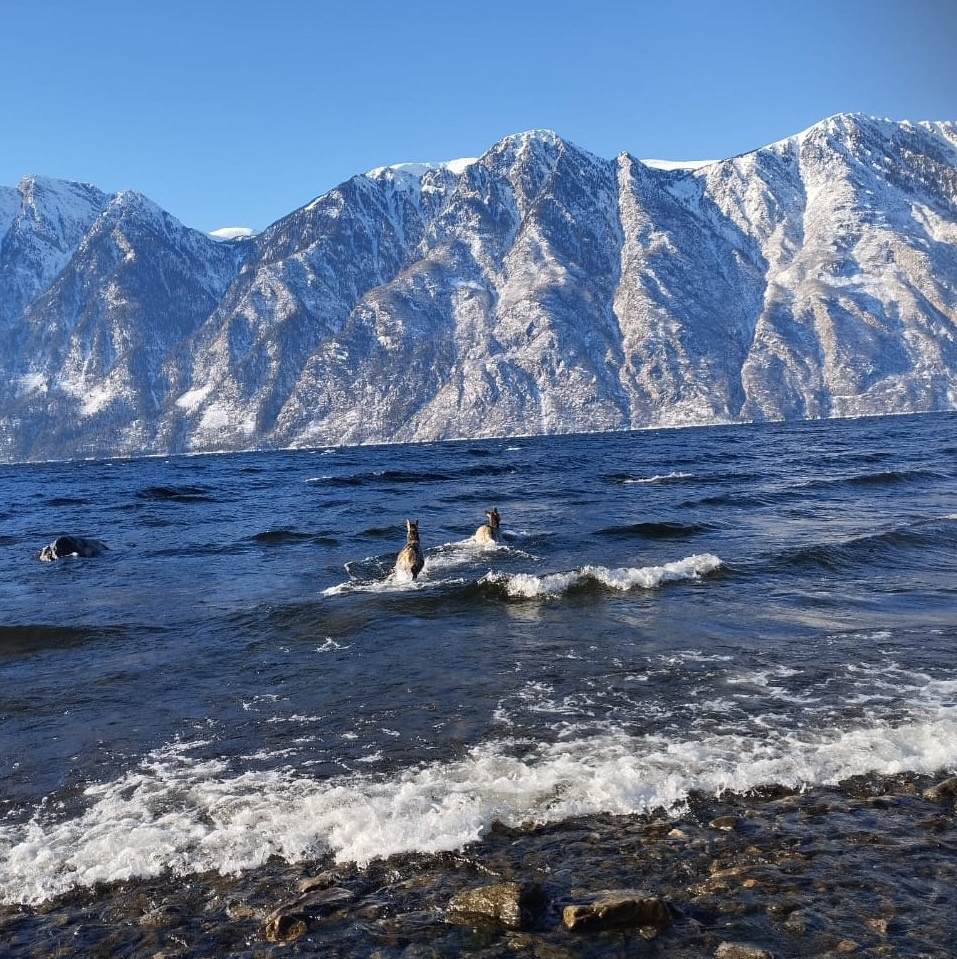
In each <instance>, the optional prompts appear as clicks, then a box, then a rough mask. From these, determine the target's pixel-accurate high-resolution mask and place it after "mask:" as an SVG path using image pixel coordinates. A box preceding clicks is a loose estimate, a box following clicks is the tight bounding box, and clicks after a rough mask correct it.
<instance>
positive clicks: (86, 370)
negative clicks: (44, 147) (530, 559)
mask: <svg viewBox="0 0 957 959" xmlns="http://www.w3.org/2000/svg"><path fill="white" fill-rule="evenodd" d="M0 331H2V336H3V338H4V348H3V350H2V353H0V372H2V380H0V459H2V460H5V461H15V460H25V459H37V458H64V457H75V456H101V455H118V454H119V455H129V454H140V453H158V452H190V451H205V450H221V449H244V448H264V447H265V448H268V447H280V446H311V445H323V444H337V443H363V442H391V441H402V442H404V441H416V440H431V439H444V438H453V437H465V436H468V437H477V436H496V435H508V434H518V433H549V432H567V431H581V430H605V429H634V428H641V427H646V426H674V425H686V424H708V423H716V422H736V421H752V420H762V419H781V418H785V419H799V418H818V417H829V416H857V415H864V414H885V413H906V412H917V411H927V410H944V409H954V408H955V407H957V341H955V334H957V124H955V123H921V124H911V123H907V122H903V123H898V122H892V121H887V120H877V119H873V118H867V117H862V116H838V117H833V118H831V119H829V120H826V121H824V122H822V123H820V124H817V125H815V126H814V127H812V128H810V129H809V130H807V131H805V132H803V133H800V134H798V135H796V136H794V137H791V138H789V139H787V140H784V141H781V142H779V143H775V144H772V145H770V146H768V147H765V148H763V149H760V150H757V151H755V152H753V153H750V154H747V155H744V156H740V157H734V158H732V159H729V160H723V161H719V162H715V163H711V164H707V165H704V166H700V167H696V168H693V169H690V168H689V169H678V170H669V169H660V168H657V167H654V166H650V165H646V164H643V163H641V162H640V161H638V160H636V159H634V158H633V157H630V156H627V155H624V154H622V155H621V156H619V157H618V158H616V159H614V160H604V159H600V158H598V157H595V156H592V155H590V154H588V153H585V152H583V151H581V150H579V149H577V148H576V147H575V146H573V145H572V144H570V143H568V142H566V141H564V140H562V139H561V138H560V137H558V136H556V135H555V134H553V133H550V132H546V131H534V132H529V133H524V134H519V135H516V136H512V137H508V138H506V139H505V140H503V141H501V142H500V143H497V144H495V145H494V146H493V147H492V148H491V149H490V150H489V151H488V152H487V153H486V154H485V155H484V156H482V157H480V158H479V159H477V160H475V161H473V162H470V163H467V164H458V165H454V164H450V165H441V164H439V165H435V166H431V167H421V168H402V167H399V168H387V169H380V170H376V171H372V172H370V173H368V174H365V175H362V176H357V177H354V178H353V179H351V180H349V181H347V182H346V183H344V184H342V185H341V186H339V187H337V188H336V189H334V190H332V191H330V192H329V193H327V194H325V195H323V196H321V197H319V198H317V199H316V200H314V201H313V202H312V203H310V204H308V205H306V206H304V207H302V208H301V209H299V210H296V211H294V212H293V213H291V214H290V215H289V216H287V217H285V218H283V219H282V220H279V221H278V222H277V223H275V224H273V225H272V226H271V227H269V228H268V229H267V230H266V231H265V232H264V233H262V234H260V235H259V236H257V237H254V238H251V239H243V240H239V241H234V242H230V243H218V242H215V241H214V240H212V239H211V238H209V237H206V236H204V235H202V234H199V233H197V232H195V231H192V230H189V229H186V228H185V227H183V226H182V225H181V224H179V223H178V222H177V221H175V220H174V219H173V218H172V217H170V216H169V215H168V214H166V213H164V212H163V211H162V210H160V209H159V208H157V207H156V206H155V205H154V204H152V203H151V202H150V201H148V200H147V199H146V198H144V197H142V196H139V195H138V194H134V193H122V194H118V195H116V196H109V195H107V194H104V193H102V192H101V191H98V190H96V189H95V188H93V187H90V186H86V185H81V184H74V183H63V182H59V181H51V180H41V179H38V178H27V179H25V180H24V181H22V182H21V184H20V185H19V187H17V188H16V189H9V188H0Z"/></svg>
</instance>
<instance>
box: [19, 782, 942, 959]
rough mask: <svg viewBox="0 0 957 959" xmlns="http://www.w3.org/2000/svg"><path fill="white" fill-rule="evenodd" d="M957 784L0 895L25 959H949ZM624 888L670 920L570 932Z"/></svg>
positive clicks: (753, 800) (827, 794)
mask: <svg viewBox="0 0 957 959" xmlns="http://www.w3.org/2000/svg"><path fill="white" fill-rule="evenodd" d="M948 775H949V774H948V773H947V772H943V771H942V772H941V773H939V774H938V775H937V776H934V777H930V776H919V775H915V774H901V775H898V776H891V777H877V776H866V777H857V778H855V779H853V780H849V781H847V782H845V783H841V784H839V785H837V786H833V787H816V788H813V789H809V790H807V791H805V792H794V791H790V790H785V789H767V790H762V791H759V792H755V793H752V794H748V795H723V796H720V797H717V798H715V797H705V796H693V797H691V798H690V799H689V802H688V804H687V807H686V809H685V810H684V811H683V812H682V813H681V814H680V815H675V816H673V817H668V818H665V817H664V816H660V817H656V816H647V815H633V816H611V815H607V816H605V815H602V816H587V817H582V818H580V819H572V820H565V821H563V822H560V823H555V824H550V825H546V826H531V825H530V826H528V827H525V828H521V829H510V828H505V827H501V826H497V827H495V828H493V829H492V830H491V831H490V833H489V834H488V835H487V836H486V837H485V838H483V839H482V840H481V841H480V842H478V843H476V844H474V845H472V846H470V847H468V848H467V849H464V850H462V851H459V852H455V853H444V854H438V855H424V854H408V855H398V856H392V857H390V858H389V859H387V860H381V861H376V862H373V863H372V864H370V865H369V866H368V867H366V868H364V869H359V868H357V867H355V866H352V865H340V864H336V863H334V862H333V861H332V860H331V858H324V859H320V860H316V861H311V862H308V863H300V864H294V865H290V864H287V863H284V862H275V863H273V862H270V863H268V864H266V865H265V866H263V867H262V868H260V869H257V870H255V871H253V872H250V873H245V874H242V875H239V876H220V875H218V874H204V875H188V876H183V877H176V876H171V875H166V876H163V877H160V878H156V879H149V880H131V881H129V882H124V883H121V884H117V885H114V886H110V887H99V888H96V889H92V890H89V889H77V890H74V891H73V892H72V893H70V894H68V895H66V896H63V897H60V898H58V899H57V900H53V901H48V902H45V903H42V904H40V905H39V906H35V907H32V906H21V905H4V906H0V940H2V941H3V942H4V945H5V955H8V956H10V957H11V959H13V957H31V959H32V957H44V959H49V957H52V956H72V955H88V956H94V955H109V956H130V957H137V959H139V957H148V959H192V957H196V959H212V957H221V956H222V957H225V956H229V957H230V959H240V957H248V959H265V957H270V956H279V955H282V956H298V955H315V954H318V953H321V954H322V955H323V957H324V959H331V957H350V959H352V957H369V959H399V957H403V959H432V957H436V959H437V957H440V956H441V957H445V956H451V955H462V956H466V955H467V956H475V957H476V959H495V957H514V959H522V957H528V959H592V957H595V959H598V957H618V956H620V957H626V956H628V957H633V956H636V955H638V956H662V957H671V956H673V957H676V959H678V957H680V959H697V957H717V959H736V957H737V959H766V957H774V959H785V957H794V959H807V957H818V956H820V957H825V956H827V957H837V956H845V955H848V956H862V957H863V956H868V957H870V956H875V957H876V956H911V957H913V956H921V957H934V959H937V957H940V959H945V957H951V956H952V955H953V945H952V944H953V916H954V915H955V912H957V814H955V801H957V781H952V780H948V779H947V777H948ZM503 883H505V884H513V885H514V886H515V888H516V889H521V890H523V891H524V892H528V891H533V892H534V896H533V897H532V900H533V901H532V900H529V901H532V905H531V906H530V907H529V908H528V909H523V910H522V913H521V916H520V917H519V918H518V919H517V920H514V921H513V920H506V921H503V919H502V917H501V916H499V917H498V918H489V917H483V916H481V915H477V914H472V915H468V914H466V915H462V914H461V913H459V912H456V910H455V909H454V908H452V903H453V900H454V898H455V897H457V896H462V895H463V894H467V893H469V892H470V891H474V890H476V889H482V888H483V887H490V886H495V885H501V884H503ZM607 890H619V891H621V890H625V891H629V890H630V891H635V890H640V891H641V893H642V894H643V895H646V896H648V897H653V898H654V899H656V900H658V901H660V902H661V903H663V904H664V905H665V907H666V908H667V913H668V921H667V922H663V923H661V924H659V927H656V928H650V927H649V926H648V925H647V924H646V925H638V924H636V923H635V922H634V921H632V920H628V919H626V920H624V922H617V921H613V922H611V923H610V924H609V925H607V926H605V927H601V926H599V927H597V928H595V927H592V928H589V929H587V930H586V931H577V930H570V929H569V928H567V926H566V924H565V923H564V922H563V911H564V910H565V909H566V907H568V906H574V905H576V904H582V903H588V902H589V901H591V900H592V899H594V898H595V896H596V895H598V894H600V893H602V892H603V891H607Z"/></svg>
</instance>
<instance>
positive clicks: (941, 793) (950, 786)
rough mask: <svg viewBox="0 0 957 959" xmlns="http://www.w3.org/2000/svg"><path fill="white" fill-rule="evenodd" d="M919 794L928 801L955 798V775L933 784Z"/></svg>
mask: <svg viewBox="0 0 957 959" xmlns="http://www.w3.org/2000/svg"><path fill="white" fill-rule="evenodd" d="M921 795H922V796H923V797H924V799H927V800H929V801H930V802H941V801H943V800H945V799H957V776H951V777H950V778H949V779H945V780H943V781H942V782H939V783H937V784H936V785H934V786H930V787H929V788H927V789H925V790H924V791H923V793H921Z"/></svg>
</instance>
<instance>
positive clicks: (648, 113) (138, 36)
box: [0, 0, 957, 230]
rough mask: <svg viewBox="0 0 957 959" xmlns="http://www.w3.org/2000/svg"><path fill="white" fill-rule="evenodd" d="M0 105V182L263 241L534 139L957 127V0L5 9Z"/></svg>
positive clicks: (731, 147) (46, 4)
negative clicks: (853, 125) (41, 183)
mask: <svg viewBox="0 0 957 959" xmlns="http://www.w3.org/2000/svg"><path fill="white" fill-rule="evenodd" d="M0 91H2V92H0V130H2V141H0V184H2V185H4V186H14V185H16V183H17V182H18V181H19V179H20V178H21V176H23V175H24V174H31V173H35V174H43V175H47V176H54V177H61V178H64V179H69V180H81V181H84V182H89V183H93V184H95V185H96V186H98V187H100V188H101V189H104V190H107V191H115V190H121V189H127V188H129V189H134V190H138V191H140V192H142V193H145V194H146V195H147V196H148V197H150V198H151V199H152V200H154V201H155V202H157V203H158V204H159V205H160V206H162V207H163V208H164V209H166V210H168V211H169V212H170V213H172V214H173V215H174V216H176V217H178V218H179V219H180V220H182V221H183V222H184V223H186V224H187V225H188V226H192V227H195V228H197V229H201V230H213V229H216V228H219V227H226V226H248V227H252V228H254V229H262V228H263V227H265V226H267V225H268V224H269V223H271V222H273V221H274V220H276V219H278V218H279V217H280V216H282V215H284V214H285V213H288V212H290V211H291V210H293V209H295V208H296V207H298V206H301V205H302V204H304V203H308V202H309V201H310V200H311V199H313V198H314V197H315V196H318V195H319V194H321V193H324V192H325V191H326V190H329V189H331V188H332V187H334V186H336V185H337V184H338V183H340V182H342V181H343V180H345V179H347V178H348V177H350V176H352V175H353V174H356V173H363V172H365V171H366V170H368V169H371V168H372V167H376V166H383V165H387V164H391V163H400V162H405V161H421V160H432V161H438V160H451V159H456V158H459V157H465V156H478V155H481V154H482V153H483V152H484V151H485V150H487V149H488V148H489V147H490V146H492V144H494V143H495V142H496V141H497V140H499V139H501V138H502V137H503V136H507V135H508V134H511V133H519V132H521V131H524V130H530V129H536V128H548V129H552V130H555V131H556V132H557V133H558V134H560V135H561V136H563V137H565V138H566V139H568V140H571V141H572V142H573V143H576V144H577V145H578V146H580V147H582V148H584V149H586V150H589V151H591V152H592V153H595V154H597V155H599V156H602V157H607V158H611V157H614V156H616V155H617V154H618V153H621V152H623V151H624V152H628V153H631V154H632V155H633V156H637V157H639V158H655V159H672V160H676V159H677V160H689V159H716V158H723V157H729V156H733V155H735V154H737V153H742V152H745V151H747V150H751V149H754V148H755V147H759V146H763V145H765V144H767V143H771V142H774V141H775V140H779V139H781V138H783V137H786V136H790V135H791V134H794V133H798V132H800V131H801V130H803V129H806V128H807V127H809V126H811V125H812V124H813V123H815V122H817V121H818V120H822V119H824V118H825V117H827V116H830V115H832V114H834V113H840V112H847V111H854V112H862V113H867V114H873V115H876V116H884V117H891V118H893V119H898V120H902V119H907V120H957V0H714V2H705V0H580V2H573V0H475V2H472V3H462V2H459V0H441V2H438V0H405V2H391V0H188V2H186V0H162V2H160V0H155V2H153V0H143V2H140V0H4V3H3V5H2V7H0Z"/></svg>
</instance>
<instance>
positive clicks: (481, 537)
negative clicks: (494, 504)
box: [475, 508, 501, 543]
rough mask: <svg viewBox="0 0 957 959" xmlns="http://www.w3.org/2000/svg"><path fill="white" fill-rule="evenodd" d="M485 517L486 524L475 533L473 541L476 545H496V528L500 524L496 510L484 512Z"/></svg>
mask: <svg viewBox="0 0 957 959" xmlns="http://www.w3.org/2000/svg"><path fill="white" fill-rule="evenodd" d="M485 515H486V516H487V517H488V522H487V523H483V524H482V525H481V526H480V527H479V528H478V529H477V530H476V531H475V541H476V542H478V543H497V542H498V528H499V525H500V522H501V521H500V519H499V515H498V509H496V508H492V509H487V510H486V511H485Z"/></svg>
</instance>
